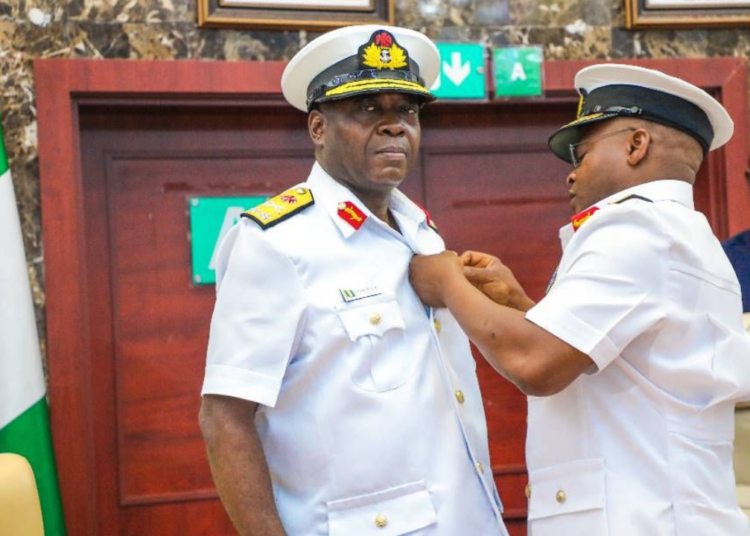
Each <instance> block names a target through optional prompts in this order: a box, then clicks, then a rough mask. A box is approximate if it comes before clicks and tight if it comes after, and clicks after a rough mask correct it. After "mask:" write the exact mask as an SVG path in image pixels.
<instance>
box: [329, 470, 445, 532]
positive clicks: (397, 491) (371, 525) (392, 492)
mask: <svg viewBox="0 0 750 536" xmlns="http://www.w3.org/2000/svg"><path fill="white" fill-rule="evenodd" d="M326 506H327V507H328V534H329V536H370V535H372V536H401V535H403V534H410V535H412V534H414V535H415V536H416V535H417V534H423V533H422V532H419V533H417V532H414V531H417V530H420V529H424V528H427V527H430V526H432V525H435V524H436V523H437V514H436V513H435V507H434V505H433V504H432V498H431V497H430V492H429V490H428V489H427V485H426V484H425V482H424V481H419V482H414V483H411V484H405V485H403V486H398V487H395V488H389V489H387V490H383V491H379V492H377V493H372V494H370V495H361V496H359V497H352V498H350V499H342V500H339V501H331V502H328V503H326ZM425 534H427V533H425Z"/></svg>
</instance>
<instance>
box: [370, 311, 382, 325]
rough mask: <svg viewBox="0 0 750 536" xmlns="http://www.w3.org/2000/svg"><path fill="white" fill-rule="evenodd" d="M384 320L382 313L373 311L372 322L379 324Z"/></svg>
mask: <svg viewBox="0 0 750 536" xmlns="http://www.w3.org/2000/svg"><path fill="white" fill-rule="evenodd" d="M381 320H383V318H382V317H381V316H380V313H372V314H371V315H370V324H372V325H373V326H377V325H378V324H380V321H381Z"/></svg>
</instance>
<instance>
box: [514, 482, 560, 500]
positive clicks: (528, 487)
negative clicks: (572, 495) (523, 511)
mask: <svg viewBox="0 0 750 536" xmlns="http://www.w3.org/2000/svg"><path fill="white" fill-rule="evenodd" d="M524 495H526V498H527V499H531V484H526V488H525V489H524ZM555 500H556V501H557V502H558V503H560V504H562V503H564V502H565V501H566V500H568V495H567V494H566V493H565V490H562V489H561V490H558V491H557V493H556V494H555Z"/></svg>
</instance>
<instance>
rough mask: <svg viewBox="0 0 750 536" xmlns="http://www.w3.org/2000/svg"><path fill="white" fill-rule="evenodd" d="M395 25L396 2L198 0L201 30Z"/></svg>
mask: <svg viewBox="0 0 750 536" xmlns="http://www.w3.org/2000/svg"><path fill="white" fill-rule="evenodd" d="M352 24H393V0H198V25H199V26H200V27H201V28H222V27H231V28H260V29H278V30H292V29H297V30H302V29H307V30H332V29H334V28H338V27H341V26H349V25H352Z"/></svg>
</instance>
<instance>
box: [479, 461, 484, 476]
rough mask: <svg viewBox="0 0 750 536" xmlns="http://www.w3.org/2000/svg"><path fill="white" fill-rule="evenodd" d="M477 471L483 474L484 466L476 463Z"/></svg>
mask: <svg viewBox="0 0 750 536" xmlns="http://www.w3.org/2000/svg"><path fill="white" fill-rule="evenodd" d="M477 471H479V472H480V473H482V474H484V465H482V462H477Z"/></svg>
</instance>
